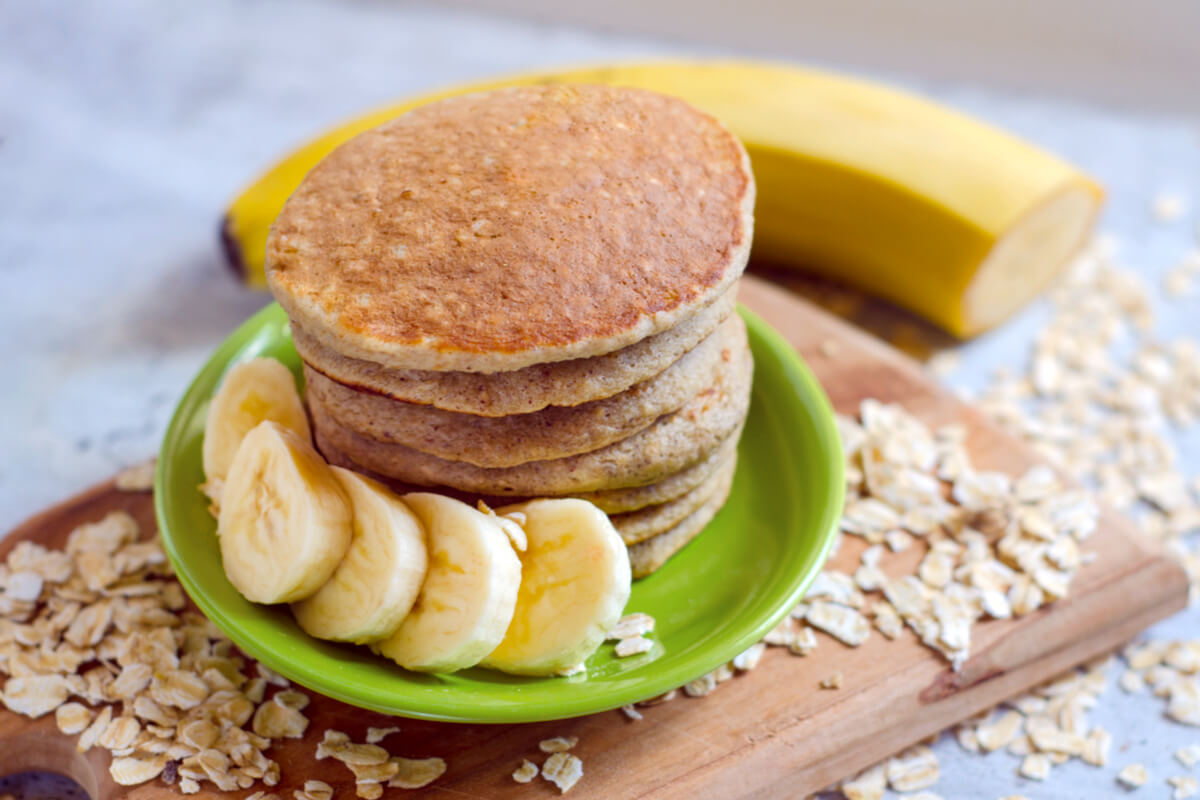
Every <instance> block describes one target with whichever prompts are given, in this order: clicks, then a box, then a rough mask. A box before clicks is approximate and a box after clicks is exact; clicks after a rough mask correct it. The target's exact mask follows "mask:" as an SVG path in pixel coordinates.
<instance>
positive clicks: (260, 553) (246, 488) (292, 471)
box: [217, 420, 353, 603]
mask: <svg viewBox="0 0 1200 800" xmlns="http://www.w3.org/2000/svg"><path fill="white" fill-rule="evenodd" d="M352 521H353V520H352V517H351V512H350V503H349V501H348V500H347V498H346V493H345V491H344V490H343V489H342V487H341V484H339V483H338V480H337V478H335V477H334V474H333V470H332V469H331V468H330V466H329V465H328V464H326V463H325V459H323V458H321V456H320V454H318V453H317V451H316V450H314V449H313V447H312V445H311V444H309V443H308V442H306V441H304V440H303V439H301V438H300V437H299V436H298V435H297V434H296V433H295V432H293V431H291V430H288V429H287V428H285V427H284V426H282V425H280V424H279V423H277V422H272V421H270V420H267V421H265V422H260V423H259V424H258V425H257V426H255V428H254V429H253V430H251V431H250V432H249V433H248V434H246V437H245V438H244V439H242V443H241V445H239V446H238V449H237V452H236V453H235V454H234V457H233V465H232V466H231V467H230V470H229V476H228V478H227V479H226V481H225V488H224V491H223V496H222V502H221V512H220V515H219V516H218V517H217V537H218V539H219V540H220V544H221V560H222V561H223V562H224V564H225V575H226V576H228V578H229V582H230V583H232V584H233V585H234V587H235V588H236V589H237V590H238V591H239V592H241V593H242V596H244V597H245V598H246V599H247V600H251V601H253V602H255V603H291V602H295V601H297V600H303V599H304V598H306V597H310V596H312V595H313V594H315V593H316V591H317V590H318V589H320V588H321V585H322V584H324V583H325V582H326V581H327V580H329V576H330V575H332V574H333V571H334V569H336V568H337V565H338V563H339V562H340V561H341V560H342V557H343V556H344V555H345V554H346V549H347V548H348V547H349V546H350V539H351V529H352Z"/></svg>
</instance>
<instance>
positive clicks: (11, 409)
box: [0, 0, 1200, 799]
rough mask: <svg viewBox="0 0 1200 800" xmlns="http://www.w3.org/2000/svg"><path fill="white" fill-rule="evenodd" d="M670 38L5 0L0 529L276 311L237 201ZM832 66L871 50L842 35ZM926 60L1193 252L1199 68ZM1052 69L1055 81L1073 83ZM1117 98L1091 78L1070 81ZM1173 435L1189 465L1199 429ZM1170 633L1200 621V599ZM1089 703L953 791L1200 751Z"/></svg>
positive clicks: (971, 369) (1139, 248) (967, 377)
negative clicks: (400, 116) (389, 114)
mask: <svg viewBox="0 0 1200 800" xmlns="http://www.w3.org/2000/svg"><path fill="white" fill-rule="evenodd" d="M1167 5H1170V4H1169V3H1168V4H1167ZM1152 7H1154V8H1161V7H1162V3H1158V4H1154V5H1153V6H1152ZM1181 23H1182V18H1181ZM610 27H611V26H610ZM1192 32H1193V34H1194V33H1195V31H1194V30H1193V31H1192ZM1114 35H1116V36H1117V37H1118V39H1119V37H1120V35H1121V32H1116V33H1114ZM1130 35H1131V36H1132V35H1134V34H1133V33H1130ZM1195 41H1200V40H1195ZM680 52H690V53H703V52H713V51H711V50H708V51H705V50H702V49H701V48H699V47H697V46H692V47H688V46H685V45H682V44H679V43H677V42H676V43H669V44H668V43H663V42H656V41H653V40H648V39H639V38H633V37H630V36H621V35H616V34H611V33H604V34H601V33H588V32H585V31H583V30H579V29H574V28H565V27H552V26H547V25H539V24H536V23H533V22H528V21H513V20H505V19H502V18H499V17H488V16H477V15H474V14H468V13H466V12H461V13H453V12H447V11H439V10H434V9H429V8H420V7H411V6H405V5H391V4H382V3H333V2H291V3H289V2H284V0H272V1H271V2H249V3H246V2H233V0H206V1H205V2H203V3H164V2H161V0H107V1H106V2H103V3H100V2H75V3H70V4H67V3H57V2H40V3H39V2H26V3H13V2H3V0H0V275H2V277H3V287H4V288H3V290H0V344H2V345H3V354H4V355H3V359H4V369H3V379H2V380H0V420H2V422H0V453H2V454H3V455H2V456H0V529H3V528H8V527H11V526H12V525H15V524H16V523H17V522H19V521H20V520H21V519H22V518H23V517H25V516H27V515H28V514H30V513H32V512H34V511H36V510H37V509H39V508H40V507H42V506H45V505H47V504H49V503H51V502H53V501H55V500H58V499H61V498H63V497H65V496H66V495H69V494H71V493H73V492H75V491H77V490H79V489H82V488H84V487H86V486H88V485H89V484H91V483H93V482H96V481H98V480H101V479H103V478H105V477H107V476H108V475H109V474H110V473H112V472H113V471H114V470H115V469H116V468H118V467H120V466H122V465H125V464H128V463H132V462H136V461H140V460H142V459H144V458H146V457H148V456H150V455H152V454H153V453H154V451H155V449H156V446H157V442H158V439H159V437H160V436H161V433H162V430H163V428H164V426H165V424H166V420H167V418H168V416H169V414H170V412H171V409H172V406H173V404H174V402H175V400H176V399H177V398H178V397H179V395H180V394H181V393H182V391H183V389H184V387H185V385H186V383H187V382H188V380H189V379H190V376H191V375H192V374H193V373H194V372H195V370H196V369H197V368H198V367H199V365H200V364H201V362H202V361H203V360H204V358H205V357H206V355H207V354H208V353H209V352H210V351H211V350H212V349H213V348H214V347H215V346H216V344H217V343H218V342H219V341H220V340H221V339H222V338H223V337H224V336H225V335H226V334H227V333H228V332H229V331H230V330H232V328H233V327H234V326H236V325H237V324H238V323H239V322H241V321H242V320H243V319H244V318H245V317H246V316H248V315H249V314H250V313H251V312H252V311H253V310H255V309H256V308H258V307H259V306H261V305H263V304H264V303H265V302H266V298H265V296H263V295H256V294H250V293H247V292H245V291H244V290H242V289H240V288H239V287H238V286H237V285H235V284H234V282H233V281H231V280H229V279H228V276H227V275H226V274H225V273H224V271H223V267H222V264H221V260H220V255H219V252H218V249H217V245H216V225H217V220H218V218H219V215H220V213H221V211H222V209H223V207H224V205H225V204H226V203H227V202H228V200H229V199H230V198H231V196H232V195H233V194H234V193H235V192H236V191H237V190H238V189H239V188H240V187H241V186H242V185H243V184H244V183H245V182H246V181H247V180H248V179H249V178H251V177H252V176H253V175H254V174H255V173H256V172H257V171H258V170H260V169H262V168H264V167H266V166H267V165H269V164H270V163H271V162H272V160H273V159H274V158H276V157H277V156H279V155H280V154H281V153H283V152H284V151H286V150H287V149H288V148H289V147H291V146H293V145H295V144H298V143H300V142H302V141H304V140H305V139H306V138H308V137H309V136H311V135H312V134H315V133H317V132H319V131H320V130H321V129H322V128H323V127H324V126H326V125H328V124H331V123H334V122H336V121H338V120H339V119H341V118H342V117H344V116H346V115H349V114H353V113H355V112H358V111H361V110H363V109H364V108H366V107H369V106H372V105H376V104H380V103H385V102H388V101H390V100H392V99H395V98H397V97H400V96H403V95H405V94H408V93H412V92H415V91H418V90H423V89H426V88H429V87H432V86H436V85H439V84H446V83H454V82H458V81H462V80H465V79H473V78H478V77H481V76H485V75H488V74H491V73H498V72H505V71H517V70H521V69H525V68H528V67H535V66H551V65H565V64H571V63H579V62H585V63H586V62H595V61H600V60H612V59H618V58H636V57H645V56H657V55H663V54H668V53H680ZM722 52H729V50H728V48H726V49H725V50H723V51H722ZM1089 52H1090V50H1089ZM1114 52H1118V53H1123V52H1125V49H1123V48H1117V49H1116V50H1114ZM794 55H797V56H799V55H801V54H800V53H794ZM1168 55H1171V53H1170V52H1169V51H1168ZM961 57H962V58H964V59H969V58H970V53H969V52H963V53H961ZM822 58H823V59H824V61H825V62H826V63H829V62H831V61H836V60H837V59H835V58H833V57H832V56H831V55H830V54H829V53H822ZM842 60H843V61H844V66H846V67H847V68H851V69H853V68H855V67H856V66H862V65H868V66H873V67H878V65H879V59H878V58H872V57H871V55H870V53H861V52H860V53H858V55H857V57H856V52H855V50H854V49H853V48H852V47H850V48H847V50H846V52H845V55H844V59H842ZM1167 60H1168V62H1169V61H1170V59H1167ZM1150 66H1154V65H1150ZM1141 71H1142V72H1150V71H1152V72H1154V76H1157V77H1155V79H1163V75H1164V73H1162V72H1161V70H1157V69H1156V70H1148V69H1147V70H1141ZM929 74H930V75H933V76H934V77H933V78H928V79H926V80H924V81H922V80H920V79H918V78H914V77H913V73H912V72H911V71H909V72H908V73H907V77H906V78H904V79H902V80H901V82H903V83H906V84H907V85H909V86H911V87H913V88H915V89H917V90H919V91H922V92H925V93H928V94H930V95H933V96H934V97H936V98H938V99H941V100H943V101H945V102H948V103H951V104H953V105H956V106H958V107H960V108H962V109H965V110H967V111H970V112H973V113H976V114H979V115H981V116H983V117H985V118H988V119H991V120H993V121H995V122H998V123H1000V124H1002V125H1004V126H1006V127H1008V128H1010V129H1013V130H1015V131H1016V132H1018V133H1020V134H1023V135H1025V136H1027V137H1029V138H1031V139H1033V140H1035V141H1038V142H1040V143H1042V144H1044V145H1046V146H1047V147H1050V148H1052V149H1054V150H1057V151H1058V152H1060V153H1062V154H1064V155H1066V156H1068V157H1069V158H1071V159H1073V160H1075V161H1076V162H1078V163H1080V164H1081V165H1082V166H1084V167H1085V168H1086V169H1088V170H1090V171H1091V172H1092V173H1094V174H1096V175H1097V176H1099V177H1100V178H1101V179H1102V180H1103V181H1104V182H1105V184H1106V185H1107V186H1108V187H1109V190H1110V202H1109V207H1108V211H1107V214H1106V217H1105V219H1104V223H1103V227H1104V228H1105V229H1106V230H1107V231H1109V232H1111V233H1113V234H1115V235H1117V236H1118V237H1119V238H1120V239H1121V240H1122V242H1123V249H1122V253H1123V254H1124V256H1125V259H1124V260H1125V261H1126V262H1127V263H1129V264H1131V265H1137V266H1138V267H1139V268H1140V269H1141V270H1142V271H1143V273H1144V274H1145V276H1146V277H1147V279H1148V280H1149V281H1151V282H1152V283H1153V284H1154V285H1155V286H1158V285H1160V284H1161V276H1162V274H1163V273H1164V272H1165V270H1166V268H1167V267H1168V266H1170V265H1171V264H1172V263H1174V262H1175V261H1177V260H1178V259H1179V258H1180V257H1181V256H1182V254H1183V253H1184V252H1185V250H1186V249H1187V248H1188V247H1195V246H1196V238H1195V237H1196V235H1197V232H1196V225H1197V221H1196V220H1197V215H1196V213H1195V208H1196V204H1197V202H1198V201H1200V125H1198V124H1197V122H1196V120H1195V118H1192V119H1190V120H1189V119H1188V118H1186V117H1184V116H1182V115H1181V116H1176V117H1172V116H1168V115H1166V114H1165V112H1162V109H1164V108H1181V109H1186V103H1185V104H1183V105H1180V104H1178V103H1174V100H1173V99H1178V98H1180V97H1184V98H1186V97H1187V96H1189V92H1190V93H1191V95H1190V96H1193V97H1195V96H1198V95H1196V94H1195V92H1197V91H1198V90H1197V88H1196V78H1195V77H1194V76H1193V77H1192V78H1186V76H1185V75H1182V74H1181V75H1179V76H1178V79H1179V80H1180V81H1181V84H1180V85H1178V86H1175V85H1172V86H1168V87H1159V88H1160V89H1162V90H1163V91H1158V92H1153V93H1148V94H1147V96H1148V97H1150V96H1151V95H1153V96H1154V98H1155V102H1154V103H1152V104H1151V105H1152V106H1153V107H1154V108H1156V109H1159V112H1158V114H1159V115H1158V116H1151V115H1150V113H1149V112H1139V111H1137V110H1136V109H1135V108H1133V106H1136V102H1135V101H1136V99H1137V95H1136V92H1129V91H1125V90H1122V94H1121V97H1120V98H1118V99H1119V100H1120V101H1121V107H1120V110H1119V111H1118V110H1105V109H1104V108H1101V107H1087V106H1083V105H1080V104H1077V103H1075V102H1072V101H1071V100H1069V99H1063V97H1061V96H1058V97H1056V96H1053V95H1050V94H1048V93H1047V94H1045V95H1041V96H1039V95H1038V94H1035V93H1023V94H1012V93H1007V92H1006V91H1004V90H999V89H988V88H986V87H985V86H984V85H983V84H982V83H979V84H975V85H971V84H969V83H967V82H965V81H964V82H955V81H954V80H953V79H951V78H948V77H947V76H946V71H945V70H934V71H931V72H930V73H929ZM964 74H981V75H983V76H984V77H986V75H985V74H984V73H979V72H978V71H975V73H972V71H971V70H968V69H964ZM1167 74H1168V77H1169V73H1167ZM881 77H889V76H887V75H881ZM892 77H895V76H892ZM1061 77H1062V76H1057V77H1056V78H1055V79H1054V80H1051V79H1049V78H1048V80H1047V86H1051V87H1056V88H1058V89H1059V90H1061V89H1062V87H1063V86H1065V85H1067V84H1066V83H1064V82H1063V81H1062V80H1058V78H1061ZM1152 77H1153V76H1152ZM981 80H982V79H981ZM1071 80H1075V77H1071ZM1023 82H1024V83H1028V81H1023ZM1008 85H1012V84H1008ZM1109 94H1111V92H1106V91H1105V90H1104V87H1103V86H1101V87H1099V88H1097V90H1096V91H1086V92H1081V93H1080V96H1087V97H1091V98H1103V97H1107V96H1108V95H1109ZM1114 102H1115V101H1114ZM1163 191H1171V192H1175V193H1178V194H1181V195H1182V196H1183V197H1184V198H1185V201H1186V203H1187V205H1188V207H1189V208H1188V213H1187V214H1186V215H1185V217H1184V219H1183V220H1181V221H1179V222H1176V223H1173V224H1170V225H1164V224H1156V223H1154V221H1153V220H1152V218H1151V215H1150V212H1149V207H1150V204H1151V201H1152V199H1153V198H1154V197H1155V196H1156V195H1157V194H1159V193H1160V192H1163ZM1160 300H1162V305H1161V306H1160V313H1159V331H1160V332H1161V334H1162V335H1163V336H1164V337H1165V338H1170V337H1172V336H1177V335H1182V334H1187V335H1189V336H1192V337H1200V313H1198V312H1200V294H1194V295H1192V297H1191V298H1188V299H1184V300H1178V299H1177V300H1173V301H1167V300H1166V299H1165V298H1163V297H1162V296H1161V294H1160ZM1042 315H1043V310H1041V309H1039V308H1037V307H1034V308H1031V309H1030V310H1029V311H1027V312H1026V313H1024V314H1023V315H1022V316H1021V317H1020V318H1018V319H1017V320H1015V321H1014V322H1012V323H1010V324H1008V325H1007V326H1005V327H1004V328H1002V329H1001V330H999V331H997V332H995V333H993V334H991V335H989V336H987V337H985V338H984V339H982V340H980V341H978V342H975V343H973V344H972V345H971V346H970V347H969V348H967V349H966V350H965V352H964V357H965V358H964V365H963V367H962V368H961V369H960V370H958V372H957V373H955V374H954V375H953V376H952V380H953V382H955V383H956V384H960V385H964V386H979V385H981V384H982V382H983V380H984V378H985V376H986V375H987V373H988V372H989V371H990V370H991V369H992V368H994V367H996V366H999V365H1004V364H1008V365H1010V366H1013V367H1017V366H1019V365H1020V363H1021V361H1022V358H1023V355H1024V352H1025V347H1026V345H1027V344H1028V342H1029V339H1030V336H1031V335H1032V332H1033V330H1035V328H1036V325H1037V323H1038V321H1039V320H1040V319H1042V318H1043V317H1042ZM1180 446H1181V448H1182V452H1183V454H1184V460H1185V471H1186V472H1187V473H1188V474H1189V475H1194V474H1196V473H1197V472H1198V471H1200V431H1197V430H1193V431H1192V432H1191V434H1190V435H1188V436H1187V437H1185V438H1181V439H1180ZM1114 602H1119V598H1114ZM1155 634H1156V635H1161V636H1175V637H1189V638H1194V637H1197V636H1200V613H1197V612H1196V611H1195V610H1193V611H1191V612H1187V613H1185V614H1181V615H1179V616H1177V617H1175V618H1174V619H1172V620H1170V621H1168V622H1167V623H1164V624H1163V625H1160V626H1159V627H1158V628H1157V629H1156V630H1155ZM1114 677H1115V675H1114ZM1093 718H1094V719H1095V720H1096V721H1097V722H1100V723H1101V724H1104V725H1105V726H1106V727H1108V728H1109V730H1111V731H1112V732H1113V733H1114V736H1115V739H1116V741H1115V746H1114V751H1113V758H1112V763H1111V765H1110V767H1109V768H1107V769H1103V770H1100V769H1095V768H1091V767H1087V766H1085V765H1082V764H1080V763H1079V762H1077V761H1076V762H1072V763H1071V764H1069V765H1067V766H1065V767H1061V768H1057V769H1055V771H1054V773H1053V775H1052V781H1051V782H1049V783H1047V784H1044V785H1039V784H1036V783H1033V782H1030V781H1025V780H1023V779H1020V778H1017V777H1015V774H1014V771H1015V768H1016V766H1017V763H1018V760H1017V759H1016V758H1014V757H1011V756H1008V755H1007V754H1004V753H996V754H992V755H991V756H988V757H986V758H983V757H979V756H973V755H968V754H964V753H962V752H961V751H959V749H958V746H957V745H956V744H955V743H954V742H952V741H950V740H943V741H942V742H941V743H940V744H939V746H938V748H937V750H938V754H939V756H940V757H941V759H942V763H943V778H942V781H941V782H940V784H939V785H938V786H937V787H935V789H936V791H938V792H939V793H940V794H941V795H942V796H943V797H945V798H948V799H950V798H997V797H1001V796H1003V795H1006V794H1011V793H1018V792H1019V793H1021V794H1025V795H1027V796H1029V797H1030V798H1100V797H1114V796H1121V795H1123V791H1122V790H1120V789H1119V788H1118V787H1117V786H1116V784H1115V783H1114V782H1113V775H1114V774H1115V772H1116V769H1117V768H1119V767H1120V766H1121V765H1123V764H1125V763H1127V762H1129V761H1133V760H1139V761H1143V762H1144V763H1146V764H1147V766H1148V767H1149V769H1150V772H1151V781H1150V783H1149V784H1148V785H1147V787H1145V788H1144V789H1142V790H1141V791H1140V792H1139V793H1138V794H1137V796H1139V797H1147V798H1151V797H1163V798H1165V797H1168V796H1169V790H1168V787H1167V786H1166V784H1165V778H1166V777H1167V776H1168V775H1177V774H1182V773H1183V772H1184V770H1183V768H1182V767H1180V766H1179V765H1178V764H1176V763H1175V762H1174V761H1173V760H1172V759H1171V757H1170V753H1171V752H1172V751H1173V750H1174V749H1175V748H1176V747H1178V746H1180V745H1182V744H1187V743H1191V742H1200V729H1195V728H1186V727H1183V726H1181V725H1178V724H1175V723H1172V722H1170V721H1168V720H1166V719H1165V718H1164V717H1163V716H1162V703H1161V702H1160V701H1154V700H1151V701H1147V700H1146V699H1145V698H1144V697H1143V698H1140V699H1137V698H1131V697H1127V696H1125V695H1123V694H1121V692H1120V691H1119V690H1117V689H1116V688H1115V687H1113V688H1110V690H1109V691H1108V693H1107V694H1106V696H1105V700H1104V702H1102V704H1101V707H1100V709H1099V710H1098V711H1097V712H1096V713H1095V714H1094V715H1093Z"/></svg>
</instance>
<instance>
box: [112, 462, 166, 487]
mask: <svg viewBox="0 0 1200 800" xmlns="http://www.w3.org/2000/svg"><path fill="white" fill-rule="evenodd" d="M157 465H158V464H157V462H156V461H154V460H153V459H151V460H150V461H145V462H143V463H141V464H136V465H134V466H132V467H126V468H125V469H123V470H121V471H120V472H118V473H117V477H116V479H115V480H114V481H113V484H114V485H115V486H116V487H117V489H118V490H120V491H122V492H148V491H150V490H151V489H153V488H154V469H155V467H156V466H157Z"/></svg>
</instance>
